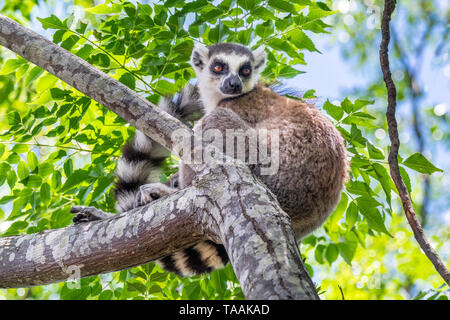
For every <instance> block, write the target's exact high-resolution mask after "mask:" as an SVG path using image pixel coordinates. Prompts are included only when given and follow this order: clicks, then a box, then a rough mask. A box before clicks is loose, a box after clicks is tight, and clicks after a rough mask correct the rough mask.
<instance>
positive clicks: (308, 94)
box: [303, 89, 317, 99]
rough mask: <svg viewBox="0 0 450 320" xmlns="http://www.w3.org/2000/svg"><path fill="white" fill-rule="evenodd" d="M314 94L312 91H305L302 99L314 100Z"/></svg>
mask: <svg viewBox="0 0 450 320" xmlns="http://www.w3.org/2000/svg"><path fill="white" fill-rule="evenodd" d="M315 93H316V90H314V89H311V90H308V91H306V92H305V93H304V94H303V99H314V98H317V97H316V96H315V95H314V94H315Z"/></svg>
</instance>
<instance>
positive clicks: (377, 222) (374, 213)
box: [356, 197, 392, 237]
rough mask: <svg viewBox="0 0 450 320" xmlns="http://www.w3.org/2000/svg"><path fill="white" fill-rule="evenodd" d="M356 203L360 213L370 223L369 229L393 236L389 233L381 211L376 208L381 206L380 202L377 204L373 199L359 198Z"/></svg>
mask: <svg viewBox="0 0 450 320" xmlns="http://www.w3.org/2000/svg"><path fill="white" fill-rule="evenodd" d="M356 202H357V203H358V208H359V211H360V212H361V214H362V215H363V216H364V217H365V218H366V220H367V222H368V223H369V227H371V228H372V229H374V230H375V231H378V232H383V233H386V234H387V235H389V236H391V235H390V233H389V232H388V231H387V229H386V226H385V225H384V219H383V216H382V215H381V213H380V211H379V210H378V209H377V208H376V206H378V205H380V203H379V202H377V201H376V200H375V199H373V198H368V197H359V198H357V199H356ZM391 237H392V236H391Z"/></svg>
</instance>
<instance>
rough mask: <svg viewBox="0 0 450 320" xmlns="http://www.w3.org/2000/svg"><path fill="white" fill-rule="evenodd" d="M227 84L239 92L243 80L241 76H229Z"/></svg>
mask: <svg viewBox="0 0 450 320" xmlns="http://www.w3.org/2000/svg"><path fill="white" fill-rule="evenodd" d="M226 84H227V86H228V87H229V88H230V89H231V90H233V91H234V92H239V91H240V90H241V89H242V82H241V79H239V76H233V77H229V78H228V79H227V83H226Z"/></svg>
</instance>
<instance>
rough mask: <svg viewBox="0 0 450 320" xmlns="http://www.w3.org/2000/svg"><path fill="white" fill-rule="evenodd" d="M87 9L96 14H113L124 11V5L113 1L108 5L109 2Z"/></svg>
mask: <svg viewBox="0 0 450 320" xmlns="http://www.w3.org/2000/svg"><path fill="white" fill-rule="evenodd" d="M85 10H86V11H87V12H90V13H94V14H112V13H120V12H121V11H122V6H121V5H120V4H116V3H112V4H111V6H108V3H103V4H99V5H98V6H95V7H92V8H88V9H85Z"/></svg>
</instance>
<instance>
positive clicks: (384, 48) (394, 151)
mask: <svg viewBox="0 0 450 320" xmlns="http://www.w3.org/2000/svg"><path fill="white" fill-rule="evenodd" d="M395 5H396V1H395V0H385V2H384V11H383V18H382V22H381V34H382V40H381V44H380V65H381V70H382V72H383V79H384V82H385V83H386V89H387V94H388V107H387V111H386V118H387V122H388V127H389V138H390V140H391V148H390V150H389V157H388V161H389V167H390V172H391V176H392V179H393V180H394V183H395V186H396V187H397V190H398V192H399V195H400V199H401V200H402V205H403V209H404V211H405V215H406V218H407V220H408V223H409V225H410V226H411V228H412V230H413V232H414V237H415V238H416V240H417V242H418V243H419V245H420V247H421V248H422V250H423V251H424V253H425V254H426V256H427V257H428V259H430V261H431V262H432V263H433V265H434V267H435V268H436V270H437V271H438V272H439V274H440V275H441V276H442V278H443V279H444V280H445V282H447V284H449V285H450V273H449V271H448V270H447V268H446V267H445V265H444V263H443V262H442V260H441V259H440V258H439V255H438V254H437V253H436V251H435V250H434V249H433V247H432V246H431V245H430V243H429V241H428V240H427V238H426V237H425V234H424V232H423V229H422V226H421V225H420V222H419V221H418V220H417V216H416V214H415V212H414V207H413V205H412V203H411V199H410V197H409V193H408V190H407V188H406V185H405V183H404V182H403V179H402V177H401V175H400V170H399V166H398V151H399V148H400V140H399V137H398V129H397V120H396V118H395V110H396V106H397V100H396V99H397V90H396V87H395V83H394V81H393V80H392V76H391V70H390V66H389V54H388V46H389V41H390V29H389V24H390V21H391V16H392V13H393V12H394V10H395Z"/></svg>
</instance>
